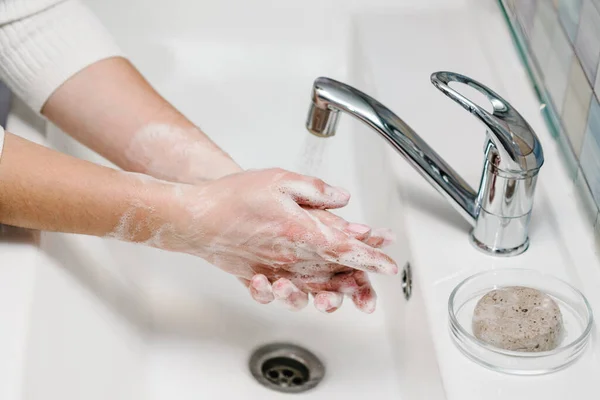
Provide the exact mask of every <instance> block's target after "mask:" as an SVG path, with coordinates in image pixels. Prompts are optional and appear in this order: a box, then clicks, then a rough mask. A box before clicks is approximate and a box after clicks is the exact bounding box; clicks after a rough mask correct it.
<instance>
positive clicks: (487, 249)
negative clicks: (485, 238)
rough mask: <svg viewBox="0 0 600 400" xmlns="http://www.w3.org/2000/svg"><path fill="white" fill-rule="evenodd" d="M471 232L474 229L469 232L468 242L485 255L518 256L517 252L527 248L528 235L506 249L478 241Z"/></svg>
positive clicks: (519, 252)
mask: <svg viewBox="0 0 600 400" xmlns="http://www.w3.org/2000/svg"><path fill="white" fill-rule="evenodd" d="M473 232H474V231H471V233H469V242H471V244H472V245H473V246H474V247H475V248H476V249H477V250H479V251H481V252H483V253H485V254H487V255H492V256H496V257H512V256H518V255H519V254H521V253H523V252H524V251H525V250H527V249H528V248H529V237H527V238H526V239H525V242H523V243H522V244H520V245H519V246H517V247H513V248H510V249H506V248H498V247H491V246H488V245H487V244H485V243H483V242H481V241H479V240H478V239H477V238H476V237H475V236H474V235H473Z"/></svg>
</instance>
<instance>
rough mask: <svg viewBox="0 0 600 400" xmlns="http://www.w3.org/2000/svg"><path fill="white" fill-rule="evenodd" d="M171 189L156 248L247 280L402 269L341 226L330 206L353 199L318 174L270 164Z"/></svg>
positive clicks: (321, 279)
mask: <svg viewBox="0 0 600 400" xmlns="http://www.w3.org/2000/svg"><path fill="white" fill-rule="evenodd" d="M172 188H173V189H172V191H173V193H172V195H170V196H167V197H165V200H164V201H165V204H164V207H162V209H163V210H166V218H164V220H165V221H166V223H163V224H160V225H157V226H155V227H154V229H153V231H154V234H153V235H152V237H151V238H150V240H148V241H147V244H148V245H150V246H153V247H158V248H161V249H165V250H169V251H177V252H184V253H189V254H193V255H197V256H200V257H202V258H204V259H206V260H207V261H209V262H210V263H212V264H214V265H216V266H217V267H219V268H220V269H222V270H224V271H226V272H229V273H231V274H233V275H235V276H237V277H238V278H242V279H244V280H247V281H249V280H251V279H252V278H253V277H254V276H255V275H257V274H259V275H263V276H265V277H266V278H267V280H268V281H269V282H271V283H275V282H277V281H278V280H279V279H281V278H284V279H287V280H294V279H296V280H297V279H298V277H303V276H305V277H307V278H310V279H314V282H311V285H318V284H322V285H328V284H330V283H331V281H332V279H334V278H335V277H336V276H339V277H340V278H336V279H341V277H343V276H344V274H346V275H349V274H350V272H351V270H358V271H364V272H376V273H383V274H390V275H392V274H396V273H397V271H398V267H397V266H396V264H395V262H394V261H393V260H392V259H391V258H390V257H388V256H387V255H386V254H385V253H383V252H382V251H381V250H379V249H378V248H376V247H373V246H371V245H369V244H368V243H365V242H362V241H361V240H359V239H357V238H356V237H355V236H353V235H349V234H348V233H347V232H344V231H343V230H342V229H339V228H336V226H335V225H336V224H335V223H332V222H331V221H332V220H334V219H335V220H336V221H338V219H337V217H335V218H334V217H329V215H330V214H329V213H328V212H327V211H324V209H331V208H340V207H343V206H345V205H346V204H347V203H348V200H349V198H350V196H349V194H348V193H347V192H346V191H344V190H342V189H337V188H334V187H332V186H329V185H327V184H325V183H324V182H323V181H321V180H319V179H316V178H312V177H307V176H302V175H298V174H295V173H292V172H287V171H284V170H280V169H271V170H261V171H249V172H242V173H238V174H233V175H228V176H226V177H223V178H221V179H217V180H214V181H209V182H206V183H202V184H199V185H179V184H175V185H172ZM309 208H310V209H309ZM311 209H320V210H322V211H318V212H319V213H320V215H318V216H316V215H315V211H316V210H311ZM327 219H329V220H330V221H329V223H327V221H326V220H327ZM324 221H325V222H324ZM338 225H339V224H338ZM346 227H347V226H346ZM133 229H135V227H133ZM363 231H368V228H367V229H363ZM365 233H366V232H365ZM354 275H356V273H355V274H354ZM363 276H364V277H366V275H365V274H358V277H359V278H360V279H359V281H361V282H364V279H362V277H363Z"/></svg>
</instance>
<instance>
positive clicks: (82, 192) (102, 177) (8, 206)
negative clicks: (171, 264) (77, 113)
mask: <svg viewBox="0 0 600 400" xmlns="http://www.w3.org/2000/svg"><path fill="white" fill-rule="evenodd" d="M151 191H152V193H151ZM151 191H150V190H149V189H148V187H147V186H146V185H143V184H142V182H141V181H139V180H138V179H137V178H136V177H135V176H134V175H133V174H126V173H123V172H120V171H116V170H113V169H110V168H106V167H101V166H98V165H96V164H93V163H90V162H87V161H82V160H79V159H77V158H74V157H70V156H67V155H64V154H61V153H58V152H56V151H53V150H50V149H47V148H45V147H43V146H39V145H37V144H34V143H32V142H29V141H27V140H25V139H22V138H20V137H18V136H15V135H11V134H10V133H8V132H7V133H6V137H5V143H4V152H3V155H2V159H1V161H0V223H3V224H8V225H15V226H20V227H26V228H32V229H42V230H48V231H61V232H70V233H81V234H87V235H96V236H105V235H108V234H109V233H111V232H112V231H113V230H114V229H115V227H116V226H118V224H119V221H120V219H121V217H122V215H123V214H124V213H125V212H126V211H127V210H128V208H129V207H130V205H131V203H132V201H134V200H135V199H138V200H140V201H142V200H144V201H149V200H150V199H148V200H145V199H144V198H145V197H150V196H151V195H152V194H156V195H157V194H158V193H159V192H158V191H156V190H154V189H151ZM154 192H156V193H154ZM136 218H137V219H139V220H140V221H147V223H145V224H144V229H140V230H139V232H138V237H136V238H134V240H136V241H143V240H144V238H145V237H149V236H150V234H151V231H152V230H153V226H152V225H153V219H152V218H150V215H149V213H148V210H144V209H141V210H140V212H139V214H138V215H137V216H136Z"/></svg>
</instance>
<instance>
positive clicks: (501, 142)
mask: <svg viewBox="0 0 600 400" xmlns="http://www.w3.org/2000/svg"><path fill="white" fill-rule="evenodd" d="M431 80H432V83H433V84H434V85H435V86H436V87H437V88H438V89H439V90H441V91H442V92H443V93H444V94H445V95H447V96H448V97H450V98H452V99H453V100H455V101H456V102H457V103H459V104H460V105H461V106H462V107H463V108H465V109H466V110H468V111H469V112H471V113H472V114H473V115H474V116H476V117H477V118H478V119H479V120H480V121H481V122H483V123H484V125H486V128H487V129H486V131H487V138H488V141H487V146H486V151H485V156H486V160H485V162H484V170H483V174H482V178H481V182H480V186H479V190H478V191H475V190H474V189H473V188H472V187H471V186H469V184H468V183H467V182H465V180H464V179H463V178H462V177H461V176H460V175H459V174H458V173H457V172H456V171H454V169H452V167H450V166H449V165H448V164H447V163H446V162H445V161H444V160H443V159H442V158H441V157H440V156H439V155H438V154H437V153H436V152H435V151H434V150H433V149H432V148H431V147H430V146H429V145H428V144H427V143H426V142H425V141H424V140H423V139H422V138H421V137H420V136H419V135H418V134H417V133H416V132H415V131H414V130H413V129H412V128H411V127H410V126H408V124H407V123H406V122H404V121H403V120H402V119H401V118H400V117H398V116H397V115H396V114H394V113H393V112H392V111H391V110H390V109H389V108H387V107H386V106H384V105H383V104H381V103H380V102H379V101H377V100H375V99H374V98H372V97H370V96H369V95H367V94H365V93H363V92H361V91H359V90H357V89H355V88H353V87H351V86H348V85H346V84H344V83H341V82H338V81H335V80H333V79H329V78H318V79H316V80H315V82H314V85H313V91H312V102H311V105H310V109H309V113H308V119H307V122H306V127H307V129H308V130H309V131H310V132H311V133H312V134H314V135H316V136H319V137H329V136H333V135H335V132H336V128H337V123H338V121H339V115H340V113H342V112H345V113H347V114H350V115H352V116H353V117H355V118H357V119H359V120H360V121H362V122H364V123H365V124H367V125H368V126H370V127H371V128H372V129H373V130H375V131H376V132H377V133H379V135H381V136H382V137H383V138H384V139H385V140H386V141H387V142H388V143H389V144H390V145H391V146H392V147H393V148H394V149H396V151H397V152H398V153H399V154H400V155H401V156H402V157H403V158H404V159H405V160H406V161H408V162H409V163H410V165H412V166H413V167H414V168H415V169H416V170H417V171H418V172H419V173H420V174H421V175H422V176H423V177H424V178H425V179H426V180H427V181H428V182H429V183H430V184H431V185H433V187H435V188H436V189H437V190H438V192H440V193H441V194H442V195H443V196H444V197H445V198H446V199H447V200H448V201H450V203H451V204H452V205H453V206H454V208H455V209H456V210H457V211H458V212H459V213H460V214H461V215H462V216H463V217H464V218H465V220H467V221H468V222H469V223H470V224H471V225H472V226H473V230H472V231H471V241H472V242H473V243H474V244H475V246H476V247H477V248H478V249H479V250H482V251H484V252H487V253H489V254H493V255H500V256H509V255H516V254H520V253H522V252H523V251H525V250H526V249H527V247H528V245H529V237H528V226H529V218H530V214H531V209H532V206H533V194H534V189H535V184H536V181H537V173H538V171H539V169H540V167H541V166H542V164H543V162H544V158H543V153H542V147H541V144H540V143H539V140H538V138H537V136H536V135H535V133H534V132H533V130H532V129H531V127H530V126H529V125H528V124H527V122H526V121H525V120H524V119H523V118H522V117H521V115H520V114H519V113H518V112H516V110H515V109H514V108H513V107H512V106H511V105H510V104H508V103H507V102H506V101H504V100H503V99H502V98H501V97H500V96H498V95H497V94H496V93H495V92H493V91H492V90H490V89H488V88H487V87H485V86H483V85H482V84H480V83H478V82H476V81H474V80H472V79H470V78H468V77H466V76H463V75H459V74H455V73H451V72H437V73H434V74H433V75H432V77H431ZM451 81H454V82H459V83H463V84H467V85H469V86H471V87H474V88H475V89H477V90H479V91H480V92H482V93H484V94H485V95H486V96H487V98H488V99H489V100H490V102H491V103H492V105H493V109H494V111H493V113H492V114H490V113H488V112H487V111H485V110H484V109H483V108H481V107H479V106H477V105H476V104H474V103H472V102H471V101H470V100H468V99H466V98H465V97H463V96H462V95H461V94H459V93H458V92H456V91H454V90H453V89H451V88H450V87H449V86H448V83H449V82H451Z"/></svg>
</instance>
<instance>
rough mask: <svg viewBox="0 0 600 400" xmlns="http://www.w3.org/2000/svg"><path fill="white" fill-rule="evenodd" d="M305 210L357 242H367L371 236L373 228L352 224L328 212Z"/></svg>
mask: <svg viewBox="0 0 600 400" xmlns="http://www.w3.org/2000/svg"><path fill="white" fill-rule="evenodd" d="M305 210H306V211H307V212H308V213H309V214H310V215H311V216H313V217H314V218H317V219H318V220H319V221H320V222H321V223H323V224H325V225H327V226H329V227H331V228H335V229H338V230H340V231H342V232H344V233H346V234H347V235H349V236H352V237H353V238H355V239H357V240H366V239H367V238H368V237H369V235H370V234H371V227H370V226H367V225H363V224H357V223H350V222H348V221H346V220H345V219H343V218H341V217H338V216H337V215H335V214H333V213H331V212H329V211H326V210H318V209H314V208H313V209H311V208H305Z"/></svg>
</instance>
